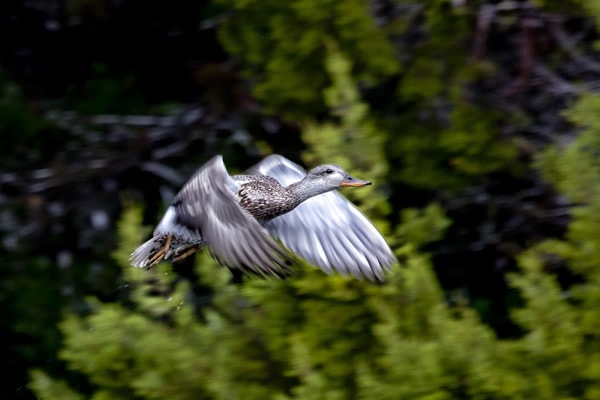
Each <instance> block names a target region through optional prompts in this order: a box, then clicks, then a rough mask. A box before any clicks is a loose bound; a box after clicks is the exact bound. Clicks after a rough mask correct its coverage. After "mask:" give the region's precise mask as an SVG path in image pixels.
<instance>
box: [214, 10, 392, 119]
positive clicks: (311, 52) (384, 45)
mask: <svg viewBox="0 0 600 400" xmlns="http://www.w3.org/2000/svg"><path fill="white" fill-rule="evenodd" d="M219 1H220V2H221V3H223V4H224V5H226V6H227V7H229V8H231V9H232V10H234V11H235V14H234V15H233V16H232V17H231V18H230V19H229V20H227V21H226V22H225V24H224V25H223V26H222V27H221V29H220V32H219V34H220V35H219V37H220V39H221V42H222V43H223V45H224V46H225V48H226V49H227V51H229V52H231V53H232V54H234V55H236V56H238V57H240V59H241V60H243V61H244V68H245V69H246V73H247V75H248V76H249V77H250V78H251V79H252V80H253V81H255V89H254V92H255V94H256V96H257V97H258V99H259V100H261V103H262V104H263V105H264V107H265V108H266V109H267V110H268V111H270V112H273V113H276V114H279V115H283V116H286V117H288V118H296V119H297V118H298V117H305V116H306V115H311V114H312V113H317V112H321V111H323V108H324V107H323V106H324V103H323V99H322V97H321V93H322V91H323V89H324V88H325V87H327V86H328V85H329V80H330V76H329V75H328V73H327V71H326V66H325V65H324V64H323V60H325V58H326V57H325V55H326V53H327V41H328V40H333V41H335V42H336V43H338V44H339V46H340V49H341V51H342V52H343V53H344V54H347V55H348V57H351V60H350V61H351V63H352V65H353V68H354V71H353V72H354V74H355V76H356V77H357V78H358V79H360V80H361V81H365V82H367V83H369V82H370V83H374V82H376V81H378V80H380V79H383V78H386V77H389V76H391V75H392V74H393V73H396V72H397V71H398V64H397V62H396V60H395V55H394V50H393V47H392V45H391V44H390V43H389V42H388V40H387V38H386V36H385V31H383V30H381V29H379V28H378V27H377V26H376V24H375V21H374V20H373V18H372V17H371V15H370V13H369V3H368V2H365V1H362V0H338V1H329V0H328V1H321V0H294V1H287V2H280V1H277V0H268V1H257V0H219Z"/></svg>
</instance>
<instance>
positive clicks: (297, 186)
mask: <svg viewBox="0 0 600 400" xmlns="http://www.w3.org/2000/svg"><path fill="white" fill-rule="evenodd" d="M287 190H288V192H290V193H291V194H293V195H294V197H295V198H296V199H297V201H298V204H300V203H302V202H303V201H306V200H308V199H310V198H311V197H314V196H318V195H320V194H322V193H325V192H329V191H330V190H332V189H331V188H323V187H320V186H319V185H316V184H315V183H314V182H313V181H311V180H308V179H306V178H304V179H302V180H301V181H298V182H295V183H292V184H291V185H289V186H288V187H287Z"/></svg>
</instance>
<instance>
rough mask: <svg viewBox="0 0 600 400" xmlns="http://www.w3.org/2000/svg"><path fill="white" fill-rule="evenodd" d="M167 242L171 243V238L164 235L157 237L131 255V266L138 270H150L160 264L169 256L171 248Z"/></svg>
mask: <svg viewBox="0 0 600 400" xmlns="http://www.w3.org/2000/svg"><path fill="white" fill-rule="evenodd" d="M167 241H170V239H169V237H167V236H165V235H163V234H160V235H155V236H154V237H152V239H150V240H148V241H147V242H145V243H144V244H142V245H141V246H140V247H138V248H137V249H135V251H134V252H133V253H131V257H129V260H130V261H131V265H133V266H134V267H138V268H150V267H151V266H153V265H155V264H158V262H159V261H160V260H162V259H163V258H165V257H166V256H167V254H168V253H167V252H168V250H169V248H170V246H169V243H167Z"/></svg>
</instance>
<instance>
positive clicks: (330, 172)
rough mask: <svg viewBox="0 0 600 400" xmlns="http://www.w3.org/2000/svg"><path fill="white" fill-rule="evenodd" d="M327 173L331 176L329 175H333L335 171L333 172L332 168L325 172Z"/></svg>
mask: <svg viewBox="0 0 600 400" xmlns="http://www.w3.org/2000/svg"><path fill="white" fill-rule="evenodd" d="M325 173H326V174H327V175H329V174H333V170H332V169H331V168H327V169H326V170H325Z"/></svg>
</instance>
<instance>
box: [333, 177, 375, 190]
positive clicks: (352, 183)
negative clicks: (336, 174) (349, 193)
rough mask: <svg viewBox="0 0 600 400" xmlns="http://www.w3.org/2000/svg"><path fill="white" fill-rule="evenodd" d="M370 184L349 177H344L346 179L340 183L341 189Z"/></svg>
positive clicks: (369, 182)
mask: <svg viewBox="0 0 600 400" xmlns="http://www.w3.org/2000/svg"><path fill="white" fill-rule="evenodd" d="M370 184H371V181H363V180H361V179H356V178H353V177H351V176H350V175H346V178H345V179H344V180H343V181H342V183H340V186H342V187H361V186H368V185H370Z"/></svg>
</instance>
